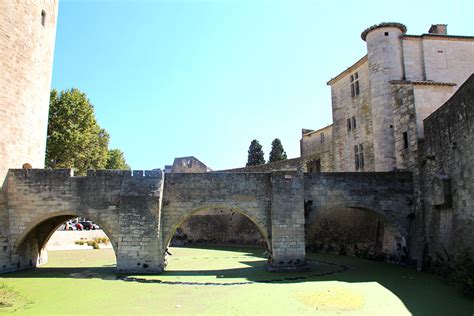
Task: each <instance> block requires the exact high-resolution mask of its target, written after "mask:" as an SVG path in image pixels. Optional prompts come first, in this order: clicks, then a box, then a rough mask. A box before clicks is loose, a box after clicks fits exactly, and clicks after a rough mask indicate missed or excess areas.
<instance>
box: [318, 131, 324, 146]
mask: <svg viewBox="0 0 474 316" xmlns="http://www.w3.org/2000/svg"><path fill="white" fill-rule="evenodd" d="M319 136H320V137H321V144H322V143H324V133H321V134H320V135H319Z"/></svg>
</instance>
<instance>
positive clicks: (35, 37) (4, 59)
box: [0, 0, 59, 187]
mask: <svg viewBox="0 0 474 316" xmlns="http://www.w3.org/2000/svg"><path fill="white" fill-rule="evenodd" d="M58 1H59V0H32V1H0V11H1V12H2V13H1V14H0V55H1V64H0V87H1V89H0V135H1V137H0V187H1V186H2V184H3V181H4V179H5V175H6V173H7V171H8V169H9V168H21V167H22V166H23V164H29V165H31V166H32V167H33V168H43V167H44V157H45V147H46V133H47V126H48V108H49V94H50V88H51V76H52V68H53V54H54V41H55V36H56V18H57V11H58Z"/></svg>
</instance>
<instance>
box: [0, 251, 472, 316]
mask: <svg viewBox="0 0 474 316" xmlns="http://www.w3.org/2000/svg"><path fill="white" fill-rule="evenodd" d="M170 252H171V253H172V255H171V256H170V257H169V258H168V266H167V269H166V271H165V272H164V273H162V274H160V275H155V276H146V275H127V276H117V275H115V273H114V268H115V256H114V253H113V250H111V249H103V250H75V251H50V252H49V263H48V264H46V265H44V266H42V267H41V268H37V269H32V270H27V271H22V272H16V273H10V274H4V275H2V276H1V278H0V314H15V315H65V314H70V315H71V314H89V315H105V314H115V315H144V314H145V315H152V314H153V315H174V314H183V315H191V314H192V315H196V314H197V315H295V314H315V313H316V314H319V315H340V314H343V315H346V314H347V315H367V314H369V315H382V314H383V315H411V314H413V315H469V316H471V315H473V313H474V301H473V300H469V299H467V298H465V297H463V296H462V294H461V292H460V291H459V290H458V289H457V288H456V287H454V286H452V285H448V284H446V283H444V282H443V281H441V280H439V279H438V278H436V277H435V276H433V275H430V274H426V273H420V272H417V271H415V270H413V269H411V268H407V267H401V266H397V265H393V264H388V263H381V262H373V261H367V260H362V259H358V258H352V257H341V256H332V255H323V254H308V259H309V260H308V261H309V264H310V266H311V271H308V272H304V273H270V272H267V271H266V270H265V258H264V256H263V250H262V249H255V248H217V247H214V248H207V249H206V248H170Z"/></svg>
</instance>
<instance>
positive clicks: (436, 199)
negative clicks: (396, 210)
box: [419, 75, 474, 260]
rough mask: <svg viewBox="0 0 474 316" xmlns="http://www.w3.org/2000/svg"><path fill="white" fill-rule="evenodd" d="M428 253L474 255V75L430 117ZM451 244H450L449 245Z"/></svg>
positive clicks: (425, 172)
mask: <svg viewBox="0 0 474 316" xmlns="http://www.w3.org/2000/svg"><path fill="white" fill-rule="evenodd" d="M424 131H425V141H424V151H423V153H424V156H423V158H424V162H423V168H422V172H423V191H424V216H423V217H422V218H421V221H422V227H421V228H420V229H422V236H423V237H422V240H419V244H420V245H424V247H423V249H420V252H421V251H423V254H424V259H425V260H426V259H429V258H434V257H435V256H436V255H437V254H443V253H444V251H445V250H446V251H447V252H448V253H449V254H454V253H457V252H459V251H461V250H463V249H465V248H467V247H470V248H471V253H472V254H473V255H474V249H473V248H472V245H474V226H473V225H474V75H471V77H470V78H469V80H468V81H466V83H464V84H463V85H462V87H460V89H459V90H458V92H457V93H456V94H455V95H454V96H453V97H451V99H449V101H448V102H446V103H445V104H444V105H443V106H442V107H441V108H439V109H438V110H437V111H435V112H434V113H433V114H431V115H430V116H429V117H428V118H427V119H426V120H425V121H424ZM443 248H444V249H445V250H444V249H443Z"/></svg>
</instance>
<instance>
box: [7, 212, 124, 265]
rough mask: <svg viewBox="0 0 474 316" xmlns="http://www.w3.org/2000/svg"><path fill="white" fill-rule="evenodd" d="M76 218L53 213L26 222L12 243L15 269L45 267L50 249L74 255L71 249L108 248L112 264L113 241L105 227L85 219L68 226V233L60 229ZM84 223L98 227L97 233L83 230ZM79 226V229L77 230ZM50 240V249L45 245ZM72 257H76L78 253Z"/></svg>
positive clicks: (71, 213) (115, 246)
mask: <svg viewBox="0 0 474 316" xmlns="http://www.w3.org/2000/svg"><path fill="white" fill-rule="evenodd" d="M78 216H79V215H78V214H77V213H74V212H56V213H50V214H47V215H45V216H43V217H40V218H36V219H34V220H32V221H30V222H29V223H28V224H27V227H25V228H24V229H23V230H22V233H21V234H20V235H19V236H18V237H17V238H16V241H15V242H14V246H13V255H14V256H15V257H16V258H15V262H16V265H17V269H19V270H22V269H29V268H34V267H37V266H41V265H43V264H45V263H47V262H48V248H51V249H50V250H58V249H61V250H64V251H75V250H73V249H80V248H84V250H87V249H100V248H101V246H102V248H110V246H111V248H112V251H113V257H114V258H112V261H114V262H115V263H116V261H117V245H116V242H115V239H114V238H113V236H112V234H110V233H109V230H108V229H107V228H106V227H105V226H102V225H100V221H99V222H97V221H95V220H94V221H92V220H91V218H90V217H85V218H84V219H85V220H84V221H81V224H80V225H77V228H76V227H75V228H72V227H71V226H69V227H70V229H68V230H65V229H64V228H66V223H68V222H69V221H71V220H77V218H78ZM86 223H95V224H96V225H98V226H96V227H97V228H98V229H92V227H91V229H85V227H84V226H85V225H86ZM81 225H82V229H81V230H78V229H79V228H81V227H80V226H81ZM94 228H95V227H94ZM52 237H53V238H52ZM52 239H54V241H55V245H52V247H50V246H49V245H48V242H50V241H52ZM108 245H110V246H108ZM107 246H108V247H107ZM54 248H56V249H54ZM91 251H92V250H91ZM69 254H71V253H69ZM74 255H76V256H80V254H79V252H76V253H75V254H74ZM109 256H110V255H109Z"/></svg>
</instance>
